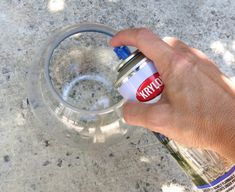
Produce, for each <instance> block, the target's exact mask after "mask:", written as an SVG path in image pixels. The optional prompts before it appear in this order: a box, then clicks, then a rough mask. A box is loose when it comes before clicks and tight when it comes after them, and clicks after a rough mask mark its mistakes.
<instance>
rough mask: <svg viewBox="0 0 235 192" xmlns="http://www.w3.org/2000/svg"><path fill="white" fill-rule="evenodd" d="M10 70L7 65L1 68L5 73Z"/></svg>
mask: <svg viewBox="0 0 235 192" xmlns="http://www.w3.org/2000/svg"><path fill="white" fill-rule="evenodd" d="M10 72H11V70H10V69H9V68H7V67H3V68H2V74H7V73H10Z"/></svg>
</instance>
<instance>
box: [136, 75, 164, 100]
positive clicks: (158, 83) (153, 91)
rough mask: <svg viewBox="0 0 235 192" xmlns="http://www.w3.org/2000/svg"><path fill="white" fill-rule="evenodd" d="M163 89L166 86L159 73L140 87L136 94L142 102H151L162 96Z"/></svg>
mask: <svg viewBox="0 0 235 192" xmlns="http://www.w3.org/2000/svg"><path fill="white" fill-rule="evenodd" d="M163 88H164V84H163V82H162V80H161V78H160V75H159V73H155V74H153V75H152V76H150V77H149V78H147V79H146V80H145V81H144V82H143V83H142V84H141V85H140V86H139V88H138V90H137V92H136V98H137V100H139V101H141V102H147V101H150V100H152V99H154V98H155V97H157V96H158V95H160V94H161V92H162V91H163Z"/></svg>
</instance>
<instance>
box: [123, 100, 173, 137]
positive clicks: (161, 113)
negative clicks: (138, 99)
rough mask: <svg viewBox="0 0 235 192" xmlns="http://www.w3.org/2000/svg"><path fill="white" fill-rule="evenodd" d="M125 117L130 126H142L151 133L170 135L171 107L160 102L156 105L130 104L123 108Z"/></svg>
mask: <svg viewBox="0 0 235 192" xmlns="http://www.w3.org/2000/svg"><path fill="white" fill-rule="evenodd" d="M123 116H124V119H125V121H126V122H127V123H128V124H130V125H136V126H142V127H145V128H148V129H150V130H151V131H155V132H160V133H162V134H165V135H168V134H169V133H168V129H167V127H169V122H170V106H169V104H167V103H161V102H160V101H159V102H158V103H155V104H143V103H134V102H128V103H126V104H125V105H124V107H123Z"/></svg>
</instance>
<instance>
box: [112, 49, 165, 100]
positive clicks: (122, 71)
mask: <svg viewBox="0 0 235 192" xmlns="http://www.w3.org/2000/svg"><path fill="white" fill-rule="evenodd" d="M117 70H118V73H119V74H118V77H117V81H116V83H115V87H116V88H117V89H118V91H119V92H120V94H121V95H122V96H123V97H124V98H125V99H127V100H129V101H138V102H144V103H155V102H157V101H158V100H159V99H160V98H161V93H162V91H163V88H164V84H163V82H162V79H161V77H160V75H159V73H158V71H157V68H156V67H155V66H154V63H153V62H152V61H151V60H150V59H148V58H147V57H145V56H144V55H143V53H141V52H140V51H138V50H136V51H135V52H133V53H132V54H131V55H130V56H129V57H127V58H126V59H125V60H124V61H123V62H122V63H121V64H120V65H119V66H118V69H117Z"/></svg>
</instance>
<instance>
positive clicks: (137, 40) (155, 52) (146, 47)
mask: <svg viewBox="0 0 235 192" xmlns="http://www.w3.org/2000/svg"><path fill="white" fill-rule="evenodd" d="M110 44H111V46H114V47H115V46H121V45H130V46H134V47H136V48H138V49H139V50H140V51H141V52H142V53H143V54H144V55H146V56H147V57H148V58H150V59H151V60H153V61H154V62H155V64H156V65H157V68H158V70H159V72H160V73H161V74H162V75H163V73H164V71H167V68H168V66H169V64H171V63H172V61H173V58H174V51H173V49H172V48H171V47H170V46H169V45H168V44H167V43H165V42H164V41H163V40H162V39H161V38H160V37H158V36H157V35H155V34H154V33H152V32H151V31H149V30H147V29H144V28H139V29H127V30H123V31H120V32H118V33H117V34H116V35H115V36H114V37H113V38H112V39H111V41H110Z"/></svg>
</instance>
